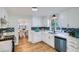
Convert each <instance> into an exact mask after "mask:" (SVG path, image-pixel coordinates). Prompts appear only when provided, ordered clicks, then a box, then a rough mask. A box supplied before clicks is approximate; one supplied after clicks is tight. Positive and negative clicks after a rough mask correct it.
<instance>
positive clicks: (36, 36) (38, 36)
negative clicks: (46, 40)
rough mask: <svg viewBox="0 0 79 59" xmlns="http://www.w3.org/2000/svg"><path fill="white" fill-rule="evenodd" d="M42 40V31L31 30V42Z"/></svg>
mask: <svg viewBox="0 0 79 59" xmlns="http://www.w3.org/2000/svg"><path fill="white" fill-rule="evenodd" d="M41 40H42V38H41V32H35V31H32V32H31V36H30V37H29V41H30V42H32V43H37V42H40V41H41Z"/></svg>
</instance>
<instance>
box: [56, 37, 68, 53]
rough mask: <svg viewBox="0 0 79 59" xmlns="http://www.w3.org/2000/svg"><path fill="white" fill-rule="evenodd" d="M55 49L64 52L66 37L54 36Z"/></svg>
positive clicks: (65, 49)
mask: <svg viewBox="0 0 79 59" xmlns="http://www.w3.org/2000/svg"><path fill="white" fill-rule="evenodd" d="M55 49H56V50H57V51H58V52H66V51H67V41H66V38H61V37H58V36H55Z"/></svg>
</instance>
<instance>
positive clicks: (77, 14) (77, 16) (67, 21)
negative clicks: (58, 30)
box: [59, 8, 79, 28]
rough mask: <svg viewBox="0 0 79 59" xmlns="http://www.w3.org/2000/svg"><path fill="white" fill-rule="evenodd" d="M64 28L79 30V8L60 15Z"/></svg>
mask: <svg viewBox="0 0 79 59" xmlns="http://www.w3.org/2000/svg"><path fill="white" fill-rule="evenodd" d="M59 22H60V23H61V25H62V27H70V28H79V8H72V9H69V10H66V11H64V12H62V13H60V15H59Z"/></svg>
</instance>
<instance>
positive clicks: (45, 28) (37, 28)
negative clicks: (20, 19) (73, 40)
mask: <svg viewBox="0 0 79 59" xmlns="http://www.w3.org/2000/svg"><path fill="white" fill-rule="evenodd" d="M42 29H44V30H49V29H50V28H49V27H31V30H34V31H37V30H38V31H41V30H42Z"/></svg>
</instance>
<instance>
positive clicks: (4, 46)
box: [0, 40, 12, 52]
mask: <svg viewBox="0 0 79 59" xmlns="http://www.w3.org/2000/svg"><path fill="white" fill-rule="evenodd" d="M11 51H12V40H7V41H1V42H0V52H11Z"/></svg>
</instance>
